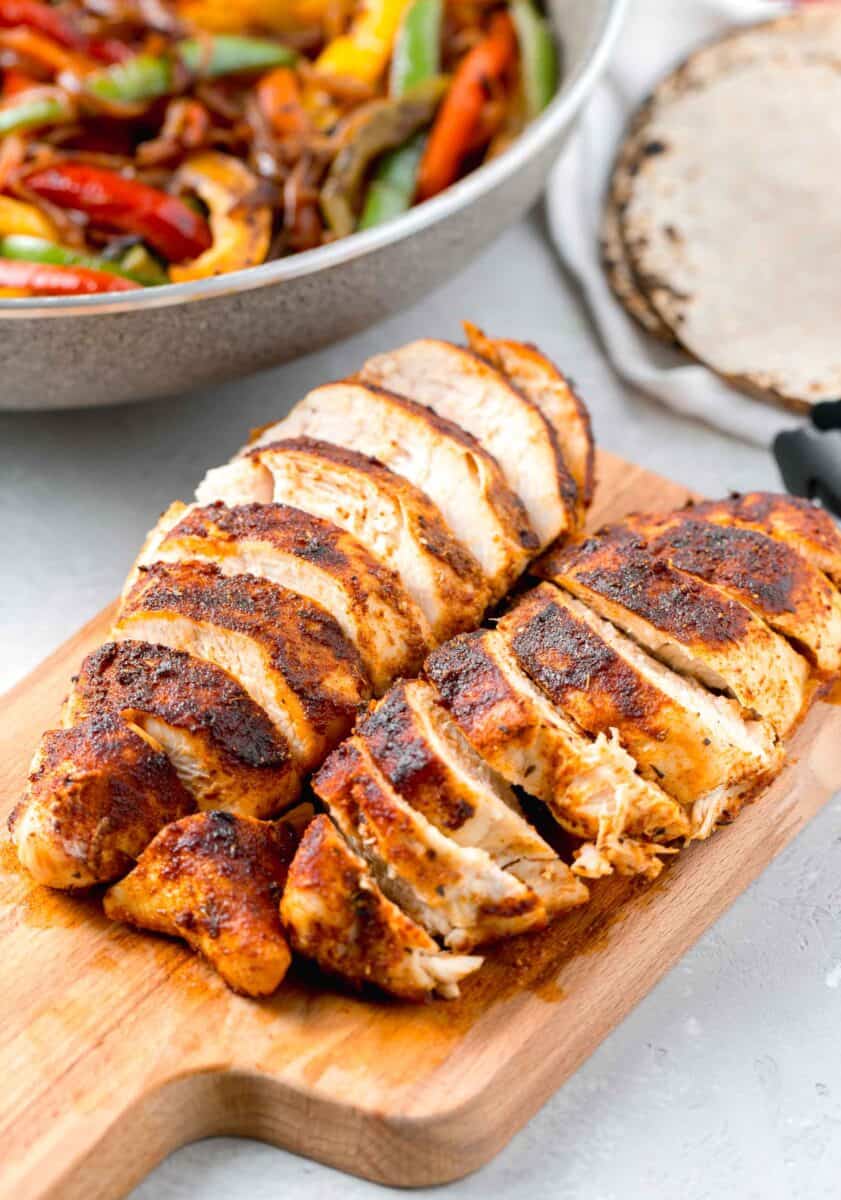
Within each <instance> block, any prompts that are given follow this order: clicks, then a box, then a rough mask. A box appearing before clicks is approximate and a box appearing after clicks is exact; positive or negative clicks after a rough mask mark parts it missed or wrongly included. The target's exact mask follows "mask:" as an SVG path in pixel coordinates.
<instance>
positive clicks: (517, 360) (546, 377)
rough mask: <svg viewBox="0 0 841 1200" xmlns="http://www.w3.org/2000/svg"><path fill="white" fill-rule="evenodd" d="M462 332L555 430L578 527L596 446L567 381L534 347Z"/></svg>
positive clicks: (477, 331)
mask: <svg viewBox="0 0 841 1200" xmlns="http://www.w3.org/2000/svg"><path fill="white" fill-rule="evenodd" d="M464 329H465V332H466V333H467V340H468V342H469V343H470V346H471V348H472V349H473V350H475V352H476V353H477V354H481V355H482V357H483V358H486V359H487V360H488V362H490V363H493V365H494V366H495V367H496V368H497V369H498V370H500V371H502V372H503V374H505V375H507V377H508V378H509V379H510V381H511V383H513V385H514V387H515V388H516V389H517V390H518V391H519V392H522V393H523V395H524V396H525V397H526V398H527V399H528V400H531V402H532V403H533V404H536V405H537V407H538V408H539V409H540V411H541V412H542V413H543V415H544V417H545V418H546V420H547V421H548V422H549V423H550V425H551V426H552V428H553V429H554V431H555V434H556V436H557V438H558V441H559V443H560V445H561V448H562V450H563V454H564V459H565V460H566V463H567V466H568V467H569V471H570V474H571V475H572V477H573V479H574V480H575V484H576V488H577V497H576V501H577V523H578V524H581V522H582V521H583V518H584V513H585V512H586V510H587V508H588V506H589V505H590V503H591V501H592V499H593V488H594V486H595V446H594V443H593V432H592V429H591V427H590V414H589V413H588V412H587V409H586V407H585V405H584V404H583V402H582V401H581V400H580V399H579V398H578V396H577V395H576V394H575V389H574V388H573V386H572V384H571V383H570V381H569V380H568V379H567V378H566V377H565V376H564V375H562V374H561V372H560V371H559V370H558V368H557V367H556V366H555V364H554V363H553V362H551V361H550V360H549V359H548V358H547V357H546V356H545V355H544V354H541V353H540V351H539V350H538V349H537V347H536V346H531V345H529V344H528V343H526V342H514V341H511V340H509V339H508V338H490V337H487V336H486V335H485V334H484V333H483V332H482V331H481V329H477V328H476V326H475V325H471V323H470V322H469V321H465V322H464Z"/></svg>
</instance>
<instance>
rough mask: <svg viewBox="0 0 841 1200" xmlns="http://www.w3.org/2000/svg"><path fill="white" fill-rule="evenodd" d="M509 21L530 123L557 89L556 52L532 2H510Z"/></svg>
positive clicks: (530, 0) (547, 29)
mask: <svg viewBox="0 0 841 1200" xmlns="http://www.w3.org/2000/svg"><path fill="white" fill-rule="evenodd" d="M511 19H512V21H513V22H514V28H515V29H516V31H517V42H518V44H519V47H520V77H521V79H522V86H523V91H524V93H525V97H526V109H527V112H528V117H529V120H530V121H533V120H534V118H535V117H537V116H539V115H540V113H542V112H543V110H544V108H545V107H546V105H547V104H548V103H549V101H550V100H551V99H552V97H553V96H554V95H555V92H556V91H557V89H558V52H557V50H556V49H555V40H554V38H553V37H552V33H551V30H550V29H549V25H548V23H547V22H546V21H545V20H544V18H543V17H542V16H541V15H540V13H539V12H538V11H537V9H536V8H535V6H534V4H533V3H532V0H514V2H513V4H512V5H511Z"/></svg>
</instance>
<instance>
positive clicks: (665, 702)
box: [498, 583, 782, 824]
mask: <svg viewBox="0 0 841 1200" xmlns="http://www.w3.org/2000/svg"><path fill="white" fill-rule="evenodd" d="M498 630H499V633H500V634H501V635H502V637H503V638H504V639H505V641H506V643H507V644H508V645H509V646H510V647H511V649H512V650H513V652H514V655H515V656H516V658H517V661H518V662H519V664H520V666H521V667H522V668H523V670H524V671H525V672H526V674H527V675H529V676H530V677H531V679H533V680H534V682H535V683H537V684H538V685H539V686H540V687H541V688H542V689H543V691H544V692H545V693H546V695H547V696H548V697H549V699H550V700H551V701H552V703H553V704H555V705H557V706H558V707H559V708H560V709H561V710H562V711H563V712H565V713H566V714H567V715H568V716H569V717H571V718H572V719H573V720H574V721H575V722H576V723H577V724H578V725H580V726H581V728H582V729H585V730H586V731H587V732H588V733H589V734H591V735H592V736H596V735H598V734H600V733H604V734H609V733H610V732H611V730H613V729H615V730H616V731H617V733H618V735H619V738H620V740H621V742H622V744H623V746H624V747H625V749H626V750H627V751H628V752H629V753H630V754H631V755H632V757H633V758H634V759H635V760H636V762H637V764H638V766H639V768H640V770H641V772H642V774H643V775H644V776H645V777H646V778H647V779H650V780H652V781H654V782H657V783H659V784H660V785H661V787H663V788H664V790H665V791H667V792H668V793H669V794H670V795H672V796H674V797H675V799H677V800H679V801H680V802H681V803H682V804H684V805H687V806H694V805H696V803H697V802H699V801H701V800H702V801H703V804H702V805H701V807H702V808H703V811H704V812H705V814H708V813H709V812H710V811H711V809H712V808H714V807H715V806H717V809H718V813H723V812H724V811H725V810H726V808H727V804H728V801H729V799H730V798H731V797H732V796H733V795H734V794H735V791H736V789H737V788H739V787H740V786H741V784H742V783H743V781H747V782H750V783H751V784H755V783H757V781H761V782H765V781H766V780H767V779H768V778H770V776H771V775H772V774H773V772H774V771H776V770H777V769H779V766H780V765H781V763H782V748H781V745H780V744H779V743H778V742H777V741H776V740H775V737H774V734H773V731H772V729H771V727H770V726H769V725H768V724H767V723H766V722H765V721H762V720H759V719H757V720H752V719H748V718H746V717H745V716H744V715H743V713H742V710H741V709H740V707H739V705H738V704H737V703H736V702H735V701H734V700H729V699H727V698H725V697H724V696H716V695H712V694H711V693H710V692H708V691H707V690H706V689H705V688H704V687H702V686H701V684H699V683H697V682H696V681H695V680H694V679H689V678H686V677H684V676H682V675H678V674H677V673H676V672H674V671H672V670H670V669H669V668H668V667H667V666H665V665H664V664H662V663H660V662H659V661H658V660H657V659H654V658H652V657H651V656H650V655H648V654H646V652H645V651H644V650H642V649H641V648H640V647H639V646H638V645H637V644H636V643H635V642H633V641H631V639H630V638H628V637H626V636H625V635H624V634H623V633H621V632H620V631H619V630H618V629H616V628H615V627H614V626H613V625H611V624H610V623H609V622H607V621H605V620H604V619H603V618H601V617H599V616H598V615H597V614H596V613H594V612H592V611H591V610H590V609H589V608H587V607H586V606H585V605H584V604H582V603H581V602H580V601H578V600H576V599H575V598H574V597H573V596H571V595H569V594H568V593H566V592H563V591H561V590H560V589H558V588H556V587H555V586H554V585H553V584H545V583H544V584H541V585H540V586H539V587H537V588H535V589H534V590H533V591H531V592H528V593H527V594H526V596H524V597H523V599H522V600H521V601H519V603H518V604H516V605H515V607H514V608H513V609H512V610H511V612H509V613H508V614H506V616H505V617H503V619H502V620H501V621H500V623H499V625H498ZM710 794H713V795H714V796H715V800H714V801H710V800H709V799H704V798H705V797H708V796H709V795H710ZM705 820H706V818H705ZM694 823H695V824H697V822H694Z"/></svg>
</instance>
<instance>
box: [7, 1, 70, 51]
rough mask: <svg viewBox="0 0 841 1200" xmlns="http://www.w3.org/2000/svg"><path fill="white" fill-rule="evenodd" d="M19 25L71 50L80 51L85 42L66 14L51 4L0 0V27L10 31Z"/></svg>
mask: <svg viewBox="0 0 841 1200" xmlns="http://www.w3.org/2000/svg"><path fill="white" fill-rule="evenodd" d="M18 25H22V26H25V27H27V28H29V29H37V31H38V32H39V33H43V34H46V36H47V37H50V38H52V39H53V41H54V42H58V43H59V45H61V46H66V47H67V48H68V49H69V50H75V49H79V47H81V46H82V44H83V41H84V39H83V38H82V35H81V34H80V33H79V32H78V31H77V30H76V29H75V28H74V27H73V25H71V23H70V22H69V21H68V20H66V18H65V16H64V14H63V13H60V12H58V11H57V10H56V9H54V8H52V7H51V5H49V4H41V3H39V2H38V0H0V26H3V27H4V28H6V29H10V28H13V27H14V26H18Z"/></svg>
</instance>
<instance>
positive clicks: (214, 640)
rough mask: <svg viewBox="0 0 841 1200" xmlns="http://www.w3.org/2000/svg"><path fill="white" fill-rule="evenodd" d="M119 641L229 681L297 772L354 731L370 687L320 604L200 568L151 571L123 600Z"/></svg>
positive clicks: (117, 629)
mask: <svg viewBox="0 0 841 1200" xmlns="http://www.w3.org/2000/svg"><path fill="white" fill-rule="evenodd" d="M112 637H113V638H114V640H115V641H119V642H124V641H146V642H152V643H153V644H156V645H160V646H167V647H169V648H170V649H172V650H183V651H184V652H185V653H187V654H193V655H195V657H196V658H201V659H204V660H205V661H206V662H211V663H213V664H214V665H215V666H217V667H221V668H222V670H223V671H227V672H228V673H229V674H230V675H233V677H234V679H236V681H237V682H238V683H239V684H240V685H241V686H242V687H243V688H244V689H245V691H246V692H247V693H248V695H249V696H250V697H251V699H252V700H253V701H254V702H255V703H256V704H259V705H260V707H261V708H263V709H264V710H265V712H266V713H267V714H268V716H269V717H270V719H271V720H272V722H273V723H274V724H275V725H277V727H278V728H279V729H280V731H281V733H282V734H283V735H284V737H285V738H286V740H287V742H288V743H289V746H290V748H291V750H292V754H293V757H294V760H295V762H296V764H297V766H298V767H300V768H301V769H303V770H307V769H310V768H312V767H314V766H315V765H316V763H318V762H320V761H321V759H322V758H323V756H324V755H325V754H326V753H327V751H328V750H329V749H330V747H331V746H332V745H335V743H336V742H337V741H338V740H339V739H340V738H341V737H343V736H344V734H345V733H347V732H348V730H349V729H350V727H351V725H352V724H353V720H354V716H355V714H356V709H357V705H358V704H359V703H360V702H361V701H362V700H365V699H367V698H368V696H369V695H370V689H369V686H368V682H367V679H366V676H365V672H364V670H363V668H362V663H361V662H360V660H359V655H358V654H357V653H356V651H355V650H354V648H353V647H352V646H351V645H350V643H349V642H348V641H347V640H346V638H345V636H344V634H343V633H342V631H341V629H340V628H339V626H338V624H337V623H336V621H335V620H334V619H333V617H331V616H330V614H329V613H328V612H326V611H325V610H324V609H323V608H322V607H321V606H320V605H318V604H314V603H313V602H312V601H311V600H305V599H303V597H301V596H297V595H295V593H294V592H290V591H288V590H287V589H286V588H282V587H279V586H278V585H277V584H274V583H269V582H267V581H266V580H265V579H256V578H255V577H254V576H252V575H237V576H234V577H233V578H228V577H226V576H224V575H222V573H221V572H220V571H219V569H218V568H217V567H215V566H212V565H210V564H206V563H172V564H170V563H156V564H155V565H154V566H151V567H149V568H148V569H147V570H146V571H144V572H143V574H142V575H141V578H140V579H139V580H138V582H137V583H136V584H135V586H134V588H133V589H132V591H131V592H130V593H129V595H128V596H127V597H126V601H125V604H124V605H123V609H122V612H121V613H120V616H119V618H118V620H117V623H116V625H115V626H114V629H113V631H112Z"/></svg>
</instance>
